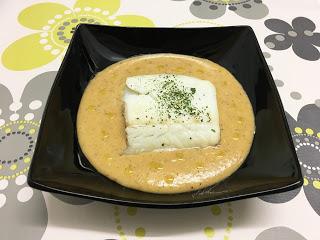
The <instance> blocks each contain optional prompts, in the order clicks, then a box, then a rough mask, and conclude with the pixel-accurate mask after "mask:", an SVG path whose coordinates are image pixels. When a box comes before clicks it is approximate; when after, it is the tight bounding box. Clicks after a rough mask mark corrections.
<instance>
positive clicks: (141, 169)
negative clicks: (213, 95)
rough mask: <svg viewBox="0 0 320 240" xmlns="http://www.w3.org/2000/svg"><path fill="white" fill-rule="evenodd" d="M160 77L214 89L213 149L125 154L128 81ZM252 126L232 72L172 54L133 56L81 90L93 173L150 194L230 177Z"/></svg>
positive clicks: (83, 141) (81, 132)
mask: <svg viewBox="0 0 320 240" xmlns="http://www.w3.org/2000/svg"><path fill="white" fill-rule="evenodd" d="M161 73H175V74H183V75H188V76H194V77H196V78H199V79H205V80H209V81H211V82H212V83H213V84H214V85H215V87H216V91H217V101H218V109H219V115H220V128H221V139H220V143H219V144H218V145H217V146H215V147H207V148H202V149H201V148H193V149H181V150H176V151H169V152H168V151H166V152H144V153H140V154H135V155H125V154H123V152H124V150H125V149H126V147H127V146H126V133H125V120H124V117H123V101H122V97H123V92H124V89H125V82H126V78H127V77H129V76H137V75H147V74H161ZM254 128H255V126H254V116H253V111H252V107H251V104H250V101H249V99H248V97H247V95H246V93H245V91H244V90H243V88H242V87H241V85H240V84H239V82H238V81H237V80H236V79H235V78H234V77H233V76H232V74H231V73H229V72H228V71H227V70H226V69H224V68H223V67H221V66H219V65H217V64H215V63H213V62H211V61H208V60H205V59H200V58H195V57H189V56H183V55H175V54H154V55H145V56H139V57H133V58H130V59H127V60H124V61H121V62H118V63H116V64H114V65H111V66H109V67H108V68H106V69H104V70H103V71H102V72H100V73H99V74H97V76H96V77H95V78H94V79H93V80H91V82H90V83H89V85H88V87H87V89H86V90H85V92H84V95H83V97H82V100H81V103H80V107H79V111H78V118H77V131H78V139H79V143H80V146H81V149H82V151H83V153H84V154H85V156H86V157H87V158H88V160H89V161H90V163H91V164H92V165H93V166H94V167H95V168H96V169H97V171H99V172H100V173H102V174H103V175H105V176H107V177H108V178H110V179H112V180H114V181H116V182H118V183H119V184H121V185H123V186H126V187H129V188H133V189H137V190H141V191H146V192H152V193H180V192H186V191H192V190H196V189H200V188H203V187H207V186H209V185H212V184H214V183H217V182H219V181H221V180H223V179H224V178H226V177H228V176H229V175H231V174H232V173H233V172H234V171H236V170H237V169H238V168H239V167H240V165H241V164H242V162H243V161H244V160H245V158H246V156H247V154H248V153H249V151H250V147H251V144H252V140H253V136H254Z"/></svg>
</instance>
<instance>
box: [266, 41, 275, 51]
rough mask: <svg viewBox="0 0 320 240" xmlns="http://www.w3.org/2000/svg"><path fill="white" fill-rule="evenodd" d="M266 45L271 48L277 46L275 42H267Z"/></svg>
mask: <svg viewBox="0 0 320 240" xmlns="http://www.w3.org/2000/svg"><path fill="white" fill-rule="evenodd" d="M266 45H267V47H268V48H271V49H272V48H275V46H276V45H275V44H274V43H273V42H266Z"/></svg>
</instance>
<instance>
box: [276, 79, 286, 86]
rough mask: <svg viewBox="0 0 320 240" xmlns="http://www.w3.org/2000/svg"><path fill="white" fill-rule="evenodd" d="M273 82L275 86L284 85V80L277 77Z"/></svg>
mask: <svg viewBox="0 0 320 240" xmlns="http://www.w3.org/2000/svg"><path fill="white" fill-rule="evenodd" d="M274 82H275V84H276V86H277V87H283V85H284V82H283V81H281V80H279V79H275V80H274Z"/></svg>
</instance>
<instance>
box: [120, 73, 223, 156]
mask: <svg viewBox="0 0 320 240" xmlns="http://www.w3.org/2000/svg"><path fill="white" fill-rule="evenodd" d="M176 92H178V93H177V94H176ZM179 93H187V95H183V94H182V95H179ZM177 96H182V97H181V98H179V97H177ZM183 96H187V97H185V98H184V97H183ZM172 99H174V100H172ZM176 99H178V100H176ZM180 99H184V100H181V101H180ZM185 99H187V100H185ZM123 100H124V105H125V110H124V117H125V121H126V133H127V142H128V148H127V150H126V152H125V153H127V154H133V153H139V152H146V151H165V150H175V149H182V148H194V147H207V146H214V145H216V144H217V143H218V142H219V140H220V127H219V113H218V107H217V100H216V90H215V87H214V85H213V84H212V83H211V82H209V81H206V80H200V79H197V78H194V77H189V76H184V75H173V74H160V75H143V76H135V77H129V78H127V81H126V89H125V92H124V97H123ZM189 100H190V102H189ZM168 103H171V105H170V106H167V104H168ZM180 103H181V105H180ZM186 104H187V105H186ZM172 106H178V107H176V108H177V109H178V110H177V109H175V107H172ZM179 106H182V107H181V108H180V107H179ZM183 106H189V107H190V108H184V107H183ZM191 108H192V109H193V110H190V111H189V110H185V109H191Z"/></svg>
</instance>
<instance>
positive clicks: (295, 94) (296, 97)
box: [290, 92, 302, 100]
mask: <svg viewBox="0 0 320 240" xmlns="http://www.w3.org/2000/svg"><path fill="white" fill-rule="evenodd" d="M290 96H291V97H292V98H293V99H294V100H300V99H301V98H302V96H301V94H300V93H299V92H291V93H290Z"/></svg>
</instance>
